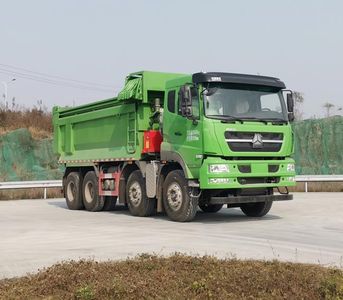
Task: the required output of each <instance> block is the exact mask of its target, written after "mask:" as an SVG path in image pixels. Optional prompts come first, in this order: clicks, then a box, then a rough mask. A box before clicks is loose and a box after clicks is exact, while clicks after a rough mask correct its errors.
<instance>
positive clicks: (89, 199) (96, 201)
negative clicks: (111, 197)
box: [82, 171, 105, 211]
mask: <svg viewBox="0 0 343 300" xmlns="http://www.w3.org/2000/svg"><path fill="white" fill-rule="evenodd" d="M82 194H83V204H84V205H85V207H86V209H87V210H88V211H100V210H102V208H103V207H104V203H105V199H104V197H101V196H99V186H98V178H97V177H96V174H95V172H94V171H89V172H87V174H86V176H85V177H84V179H83V184H82Z"/></svg>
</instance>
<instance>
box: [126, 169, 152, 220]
mask: <svg viewBox="0 0 343 300" xmlns="http://www.w3.org/2000/svg"><path fill="white" fill-rule="evenodd" d="M126 201H127V205H128V207H129V210H130V212H131V214H132V215H133V216H139V217H147V216H151V215H153V214H154V213H155V210H156V209H155V203H156V201H155V200H154V199H150V198H148V196H147V195H146V188H145V181H144V178H143V176H142V172H141V171H140V170H136V171H133V172H132V173H131V175H130V176H129V178H128V180H127V184H126Z"/></svg>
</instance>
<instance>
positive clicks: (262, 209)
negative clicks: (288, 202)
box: [241, 201, 273, 218]
mask: <svg viewBox="0 0 343 300" xmlns="http://www.w3.org/2000/svg"><path fill="white" fill-rule="evenodd" d="M272 204H273V201H267V202H256V203H244V204H242V205H241V210H242V212H243V213H244V214H245V215H247V216H248V217H258V218H259V217H263V216H265V215H266V214H267V213H268V212H269V211H270V209H271V207H272Z"/></svg>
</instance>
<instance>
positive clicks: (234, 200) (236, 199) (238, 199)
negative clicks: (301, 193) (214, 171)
mask: <svg viewBox="0 0 343 300" xmlns="http://www.w3.org/2000/svg"><path fill="white" fill-rule="evenodd" d="M287 200H293V195H291V194H287V195H258V196H228V197H211V200H210V202H209V204H238V203H239V204H242V203H256V202H268V201H287Z"/></svg>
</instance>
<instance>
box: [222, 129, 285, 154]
mask: <svg viewBox="0 0 343 300" xmlns="http://www.w3.org/2000/svg"><path fill="white" fill-rule="evenodd" d="M224 135H225V140H226V142H227V144H228V146H229V148H230V150H231V151H234V152H278V151H280V149H281V146H282V141H283V133H274V132H261V133H259V132H237V131H226V132H225V134H224Z"/></svg>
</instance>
